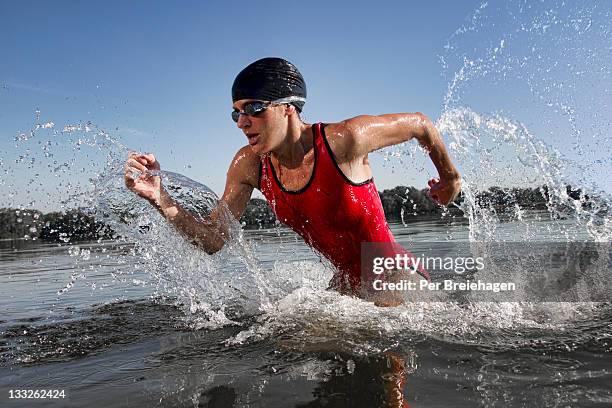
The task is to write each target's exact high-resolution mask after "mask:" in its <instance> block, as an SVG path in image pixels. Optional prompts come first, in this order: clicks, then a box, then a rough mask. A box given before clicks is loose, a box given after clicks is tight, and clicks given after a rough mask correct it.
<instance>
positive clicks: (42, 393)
mask: <svg viewBox="0 0 612 408" xmlns="http://www.w3.org/2000/svg"><path fill="white" fill-rule="evenodd" d="M46 398H50V399H59V398H66V391H64V390H9V399H46Z"/></svg>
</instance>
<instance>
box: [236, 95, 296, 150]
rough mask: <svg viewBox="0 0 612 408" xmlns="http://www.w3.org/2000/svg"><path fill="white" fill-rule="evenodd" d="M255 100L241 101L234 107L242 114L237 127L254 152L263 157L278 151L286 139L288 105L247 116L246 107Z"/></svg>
mask: <svg viewBox="0 0 612 408" xmlns="http://www.w3.org/2000/svg"><path fill="white" fill-rule="evenodd" d="M254 101H256V100H255V99H241V100H239V101H236V102H234V104H233V105H232V107H233V109H234V110H235V111H238V112H241V114H240V115H239V116H238V122H237V123H236V125H237V126H238V128H239V129H240V130H242V132H243V133H244V134H245V136H246V137H247V140H248V143H249V145H250V146H251V149H253V152H254V153H256V154H259V155H263V154H266V153H269V152H272V151H274V150H275V149H277V148H278V147H279V146H280V145H281V144H282V143H283V141H284V139H285V137H286V129H287V116H286V114H285V111H286V107H287V106H286V105H271V106H268V107H267V109H266V110H264V111H263V112H261V113H259V114H257V115H253V116H251V115H247V114H245V113H243V112H244V106H245V105H246V104H248V103H249V102H254Z"/></svg>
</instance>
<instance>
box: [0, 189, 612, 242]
mask: <svg viewBox="0 0 612 408" xmlns="http://www.w3.org/2000/svg"><path fill="white" fill-rule="evenodd" d="M566 193H567V195H568V196H569V197H570V198H571V199H572V200H576V202H579V203H580V205H581V206H582V207H586V208H589V207H592V206H593V204H594V202H595V201H598V200H595V201H594V200H593V199H592V198H590V197H589V196H588V195H586V194H584V193H583V192H582V191H580V190H578V189H573V188H572V187H571V186H566ZM548 195H549V193H548V189H547V188H546V187H542V188H510V189H508V188H500V187H491V188H489V190H487V191H482V192H479V193H477V194H476V196H475V200H476V204H477V205H478V206H480V207H489V208H490V207H492V208H495V209H496V211H498V212H504V211H505V209H514V207H515V204H516V205H519V206H520V207H521V208H523V209H531V210H545V209H547V203H548ZM380 199H381V202H382V206H383V210H384V212H385V215H386V217H387V219H388V220H390V221H396V220H399V219H402V218H403V219H404V220H410V219H411V218H412V219H417V218H418V217H423V216H436V215H440V214H441V213H442V211H443V207H441V206H439V205H437V204H436V203H434V202H433V201H431V200H430V199H429V198H428V197H427V196H426V190H417V189H416V188H414V187H401V186H399V187H395V188H392V189H390V190H384V191H382V192H380ZM463 199H464V197H462V196H460V197H459V198H458V199H457V201H456V202H455V204H457V205H460V204H461V202H462V201H463ZM600 207H601V206H600ZM603 207H604V208H605V210H606V211H607V207H606V206H603ZM447 211H449V212H450V213H451V214H456V215H461V214H462V212H461V210H460V209H459V208H458V207H457V206H455V205H451V206H449V207H448V210H447ZM240 222H241V224H242V225H243V226H244V227H246V228H264V227H269V226H273V225H274V224H275V222H276V217H275V216H274V213H273V211H272V209H271V208H270V206H269V205H268V203H267V202H266V201H265V200H262V199H258V198H253V199H251V200H250V201H249V204H248V205H247V208H246V211H245V213H244V215H243V216H242V218H241V219H240ZM113 236H114V232H113V230H112V229H111V228H110V227H108V226H107V225H105V224H104V223H103V222H100V221H98V220H95V219H94V218H93V217H92V216H90V215H87V214H86V213H85V212H83V211H81V210H78V209H75V210H70V211H67V212H52V213H47V214H43V213H41V212H40V211H37V210H18V209H8V208H5V209H0V239H21V238H32V239H41V240H44V241H53V242H61V241H64V242H68V241H80V240H91V239H98V238H103V239H106V238H112V237H113Z"/></svg>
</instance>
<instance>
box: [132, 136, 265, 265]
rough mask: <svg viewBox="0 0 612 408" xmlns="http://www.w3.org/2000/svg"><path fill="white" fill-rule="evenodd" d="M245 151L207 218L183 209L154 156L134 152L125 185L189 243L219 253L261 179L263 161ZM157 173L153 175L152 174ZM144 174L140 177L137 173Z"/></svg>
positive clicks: (228, 174) (238, 158)
mask: <svg viewBox="0 0 612 408" xmlns="http://www.w3.org/2000/svg"><path fill="white" fill-rule="evenodd" d="M247 149H248V150H245V149H244V148H243V149H241V150H240V151H239V152H238V153H237V154H236V156H235V157H234V160H233V161H232V164H231V165H230V168H229V170H228V172H227V180H226V184H225V191H224V193H223V196H222V197H221V199H220V200H219V203H218V204H217V206H216V207H215V208H214V209H213V210H212V211H211V213H210V214H209V215H208V216H206V217H205V218H204V219H200V218H196V217H195V216H194V215H193V214H192V213H191V212H189V211H187V210H185V209H184V208H182V207H181V206H180V205H179V204H178V203H177V202H176V201H174V200H173V199H172V197H170V195H169V194H168V193H167V192H166V190H165V189H164V187H163V185H162V183H161V177H159V175H156V174H155V173H154V172H155V171H159V170H160V166H159V162H157V160H156V159H155V157H154V156H153V155H152V154H139V153H130V155H129V156H128V160H127V162H126V166H125V184H126V186H127V187H128V188H129V189H130V190H132V191H133V192H134V193H136V194H138V195H139V196H141V197H143V198H144V199H146V200H147V201H149V202H150V203H151V204H152V205H153V206H154V207H155V208H157V210H158V211H159V212H160V213H161V214H162V215H163V216H164V218H165V219H166V220H168V222H169V223H170V224H171V225H173V226H174V227H175V228H176V229H177V230H178V231H179V232H181V233H182V234H183V235H184V236H185V237H186V238H187V239H188V240H189V241H191V242H193V243H194V244H195V245H197V246H198V247H200V248H202V249H203V250H204V251H206V252H207V253H209V254H212V253H215V252H217V251H219V250H220V249H221V248H222V247H223V245H224V244H225V242H226V241H227V240H228V239H229V230H230V226H231V223H232V222H234V220H237V219H240V217H241V216H242V214H243V213H244V210H245V209H246V206H247V203H248V201H249V199H250V198H251V193H252V192H253V188H254V186H256V185H257V182H258V177H259V158H258V156H256V155H253V154H252V153H251V152H250V149H249V148H248V147H247ZM152 172H153V173H152ZM135 173H136V174H138V173H140V174H139V175H138V176H137V177H134V174H135Z"/></svg>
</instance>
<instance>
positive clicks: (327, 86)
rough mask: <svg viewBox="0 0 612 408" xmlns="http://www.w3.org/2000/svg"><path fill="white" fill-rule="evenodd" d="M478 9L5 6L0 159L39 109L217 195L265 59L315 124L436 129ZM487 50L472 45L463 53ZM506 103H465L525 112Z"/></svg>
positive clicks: (0, 10) (404, 179)
mask: <svg viewBox="0 0 612 408" xmlns="http://www.w3.org/2000/svg"><path fill="white" fill-rule="evenodd" d="M481 3H482V2H481V1H471V0H465V1H460V2H453V1H432V2H411V1H396V2H386V1H383V2H380V3H377V5H376V6H374V3H373V2H371V1H367V2H366V1H363V2H360V1H350V2H348V1H347V2H343V1H310V2H293V1H289V2H282V3H279V2H274V1H259V2H255V3H253V4H252V5H249V4H248V3H246V2H223V1H199V2H195V1H193V2H187V1H183V2H175V3H171V2H161V1H159V2H139V1H129V2H125V1H105V2H78V1H53V2H43V1H20V2H16V1H5V0H0V15H1V16H3V23H2V26H1V27H0V38H1V40H0V56H1V60H0V152H2V153H1V155H0V157H2V155H4V156H5V157H4V162H5V164H4V165H5V166H6V163H8V162H10V161H11V160H12V158H11V157H9V156H10V155H11V154H12V153H11V150H10V148H11V146H12V144H13V137H14V136H15V135H17V134H18V133H19V132H23V131H26V130H28V129H30V128H31V127H32V126H33V124H34V123H35V113H34V112H35V111H36V109H39V110H40V112H41V113H40V116H41V121H42V122H44V121H48V120H50V121H53V122H54V123H55V124H56V126H63V125H66V124H69V123H79V122H81V123H85V122H87V121H91V122H92V123H94V124H95V125H97V126H98V127H99V128H102V129H105V130H106V131H108V132H109V133H111V134H112V135H114V136H118V137H120V138H121V140H122V142H123V144H125V145H126V146H128V147H130V148H131V149H135V150H142V151H148V152H154V153H155V154H156V156H157V157H158V159H159V161H160V162H161V164H162V166H163V168H164V169H167V170H171V171H176V172H179V173H183V174H185V175H186V176H188V177H191V178H193V179H195V180H197V181H200V182H202V183H204V184H206V185H208V186H210V187H211V188H212V189H213V190H215V191H216V192H217V193H221V191H222V188H223V184H224V179H225V172H226V170H227V167H228V164H229V162H230V159H231V157H232V156H233V154H234V153H235V151H236V150H237V149H238V148H240V147H241V146H242V145H244V144H245V139H244V137H243V135H242V134H241V132H240V131H239V130H238V129H237V128H236V127H235V124H234V123H233V122H232V121H231V119H230V116H229V112H230V109H231V98H230V88H231V84H232V81H233V78H234V76H235V75H236V74H237V73H238V72H239V71H240V70H241V69H242V68H243V67H244V66H246V65H247V64H249V63H250V62H252V61H254V60H256V59H258V58H261V57H265V56H281V57H284V58H286V59H288V60H290V61H292V62H293V63H295V64H296V65H297V66H298V68H299V69H300V70H301V72H302V74H303V75H304V77H305V78H306V82H307V86H308V102H307V104H306V107H305V111H304V119H305V120H306V121H308V122H317V121H325V122H332V121H338V120H342V119H345V118H347V117H351V116H355V115H358V114H364V113H368V114H380V113H388V112H401V111H421V112H424V113H425V114H427V115H429V116H430V117H432V118H433V119H436V118H437V117H438V116H439V115H440V113H441V111H442V109H443V103H444V97H445V94H446V92H447V87H448V83H449V78H448V77H445V75H446V76H448V72H444V69H443V67H442V65H441V62H440V56H442V55H444V53H445V52H446V51H445V48H444V46H445V45H446V44H447V42H448V41H449V40H451V41H454V40H453V38H455V39H456V38H457V37H456V36H455V37H452V36H453V33H455V31H456V30H457V29H459V28H460V27H461V26H462V25H465V24H466V22H468V23H469V20H468V19H469V18H470V16H472V15H473V13H474V11H475V10H476V9H478V8H479V7H480V5H481ZM489 7H490V6H489ZM506 18H507V16H504V15H503V13H500V15H496V14H495V13H493V14H492V15H491V16H490V19H492V21H493V23H495V22H496V20H497V19H499V21H500V23H503V21H504V19H506ZM482 35H484V33H483V34H482ZM488 40H490V39H489V38H483V37H482V36H481V37H478V36H476V37H475V39H472V38H470V37H469V36H466V39H465V41H464V42H463V43H462V44H461V46H462V47H464V49H466V50H469V49H470V47H477V46H481V45H483V44H484V45H486V44H487V41H488ZM459 55H460V54H459V53H457V54H456V55H455V56H459ZM604 56H605V55H604ZM489 86H490V84H489ZM483 89H487V86H486V85H484V86H483ZM493 90H494V86H493ZM476 94H478V92H476ZM606 95H608V94H606ZM508 96H512V95H502V97H500V96H499V95H498V96H494V95H492V94H488V95H484V96H483V95H482V94H481V95H480V96H477V97H475V98H474V99H473V100H472V101H471V102H472V104H473V105H474V106H476V107H478V108H480V109H485V110H490V111H495V110H496V109H507V110H512V109H513V108H516V114H517V115H519V116H520V115H521V114H524V113H528V112H529V111H530V109H529V108H528V107H525V106H523V105H522V104H521V103H517V102H516V100H513V99H512V98H508ZM508 100H513V102H512V103H510V104H507V103H504V101H505V102H507V101H508ZM521 109H523V110H521ZM525 120H526V121H527V122H529V118H528V117H525ZM372 161H373V167H374V172H375V179H376V180H377V184H378V185H379V188H380V189H384V188H389V187H393V186H395V185H398V184H406V185H413V184H415V185H419V184H422V183H424V182H425V180H426V178H427V177H429V176H432V175H433V174H432V171H431V167H430V166H425V171H422V169H421V167H422V164H420V165H419V166H416V167H417V168H416V169H412V168H410V166H411V163H405V162H404V163H402V164H401V165H400V164H399V163H395V164H392V165H389V164H385V162H384V160H383V158H382V155H375V157H373V160H372ZM424 162H425V161H423V163H424ZM419 163H421V162H419ZM397 166H405V168H402V170H401V171H397V168H396V167H397ZM2 188H4V187H2V186H1V185H0V189H2Z"/></svg>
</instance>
